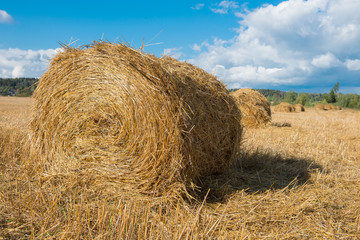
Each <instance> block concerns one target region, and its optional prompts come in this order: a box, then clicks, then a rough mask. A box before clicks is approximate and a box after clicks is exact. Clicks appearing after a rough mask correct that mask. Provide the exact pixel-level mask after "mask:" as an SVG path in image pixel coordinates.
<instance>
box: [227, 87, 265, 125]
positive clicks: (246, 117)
mask: <svg viewBox="0 0 360 240" xmlns="http://www.w3.org/2000/svg"><path fill="white" fill-rule="evenodd" d="M230 95H232V96H233V97H234V99H235V101H236V103H237V105H238V107H239V109H240V112H241V114H242V118H241V121H242V123H243V124H244V126H245V127H248V128H258V127H261V126H265V125H266V124H268V123H269V122H271V108H270V104H269V102H268V101H267V99H266V98H265V97H264V95H262V94H261V93H259V92H258V91H255V90H252V89H239V90H237V91H234V92H231V93H230Z"/></svg>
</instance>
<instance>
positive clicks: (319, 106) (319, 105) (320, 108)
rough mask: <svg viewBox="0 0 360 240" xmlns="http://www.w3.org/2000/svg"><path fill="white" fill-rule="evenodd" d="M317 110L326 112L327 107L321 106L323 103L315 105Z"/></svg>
mask: <svg viewBox="0 0 360 240" xmlns="http://www.w3.org/2000/svg"><path fill="white" fill-rule="evenodd" d="M315 109H316V110H326V109H325V107H324V105H323V104H321V103H317V104H316V105H315Z"/></svg>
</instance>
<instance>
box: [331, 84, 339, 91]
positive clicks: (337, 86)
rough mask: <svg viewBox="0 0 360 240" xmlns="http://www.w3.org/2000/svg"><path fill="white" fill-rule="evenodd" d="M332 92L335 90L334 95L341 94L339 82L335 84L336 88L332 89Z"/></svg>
mask: <svg viewBox="0 0 360 240" xmlns="http://www.w3.org/2000/svg"><path fill="white" fill-rule="evenodd" d="M332 90H334V93H337V92H339V82H337V83H336V84H335V86H334V87H333V88H332Z"/></svg>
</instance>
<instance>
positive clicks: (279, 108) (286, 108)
mask: <svg viewBox="0 0 360 240" xmlns="http://www.w3.org/2000/svg"><path fill="white" fill-rule="evenodd" d="M274 111H275V112H295V108H294V106H293V105H292V104H290V103H287V102H282V103H280V104H278V105H276V106H275V107H274Z"/></svg>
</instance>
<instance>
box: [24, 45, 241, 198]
mask: <svg viewBox="0 0 360 240" xmlns="http://www.w3.org/2000/svg"><path fill="white" fill-rule="evenodd" d="M165 65H167V68H165ZM178 66H181V67H182V66H186V68H188V72H187V73H183V72H182V71H181V70H179V71H178V70H177V69H175V70H174V71H173V73H172V72H170V70H169V69H168V68H177V67H178ZM200 72H201V74H200V75H201V76H200V75H199V73H200ZM34 99H35V105H34V116H33V120H32V122H31V126H30V127H31V137H30V139H31V144H32V149H31V158H32V159H33V160H32V161H34V162H37V163H38V164H39V165H41V168H42V169H43V171H45V172H46V174H65V175H66V174H72V173H75V174H81V173H83V174H88V175H91V177H92V178H93V179H94V182H96V183H97V187H98V188H99V189H102V188H106V187H107V186H116V189H119V190H121V191H122V190H126V191H128V192H133V193H134V194H135V193H136V194H138V193H145V194H151V195H156V196H160V195H161V196H164V195H168V196H169V195H172V196H174V195H179V194H182V193H186V187H187V186H188V185H189V184H190V183H192V181H195V180H196V179H199V178H201V177H202V176H204V175H209V174H212V173H216V172H219V171H222V170H224V169H226V168H227V167H228V166H229V165H230V163H231V159H232V158H234V157H235V156H236V154H237V153H238V148H239V143H240V141H241V134H242V128H241V125H240V120H241V116H240V113H239V110H238V109H237V106H236V103H235V101H234V100H233V99H232V98H231V97H230V95H229V94H228V91H227V90H226V88H225V86H224V85H223V84H222V83H220V82H219V81H218V80H217V79H216V78H215V77H214V76H212V75H210V74H207V73H205V72H204V71H202V70H200V69H198V68H196V67H193V66H191V65H190V64H184V63H179V62H178V61H176V60H172V63H169V62H168V63H165V62H163V61H161V60H160V59H157V58H156V57H153V56H149V55H146V54H143V53H140V52H139V51H136V50H134V49H132V48H129V47H127V46H126V45H124V44H111V43H106V42H100V43H94V44H93V45H91V46H90V47H88V48H84V49H74V48H66V49H65V50H64V52H62V53H59V54H58V55H57V56H55V58H54V59H53V60H52V62H51V65H50V68H49V69H48V71H47V72H46V73H45V74H44V75H43V76H42V77H41V78H40V82H39V84H38V87H37V89H36V91H35V93H34Z"/></svg>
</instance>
